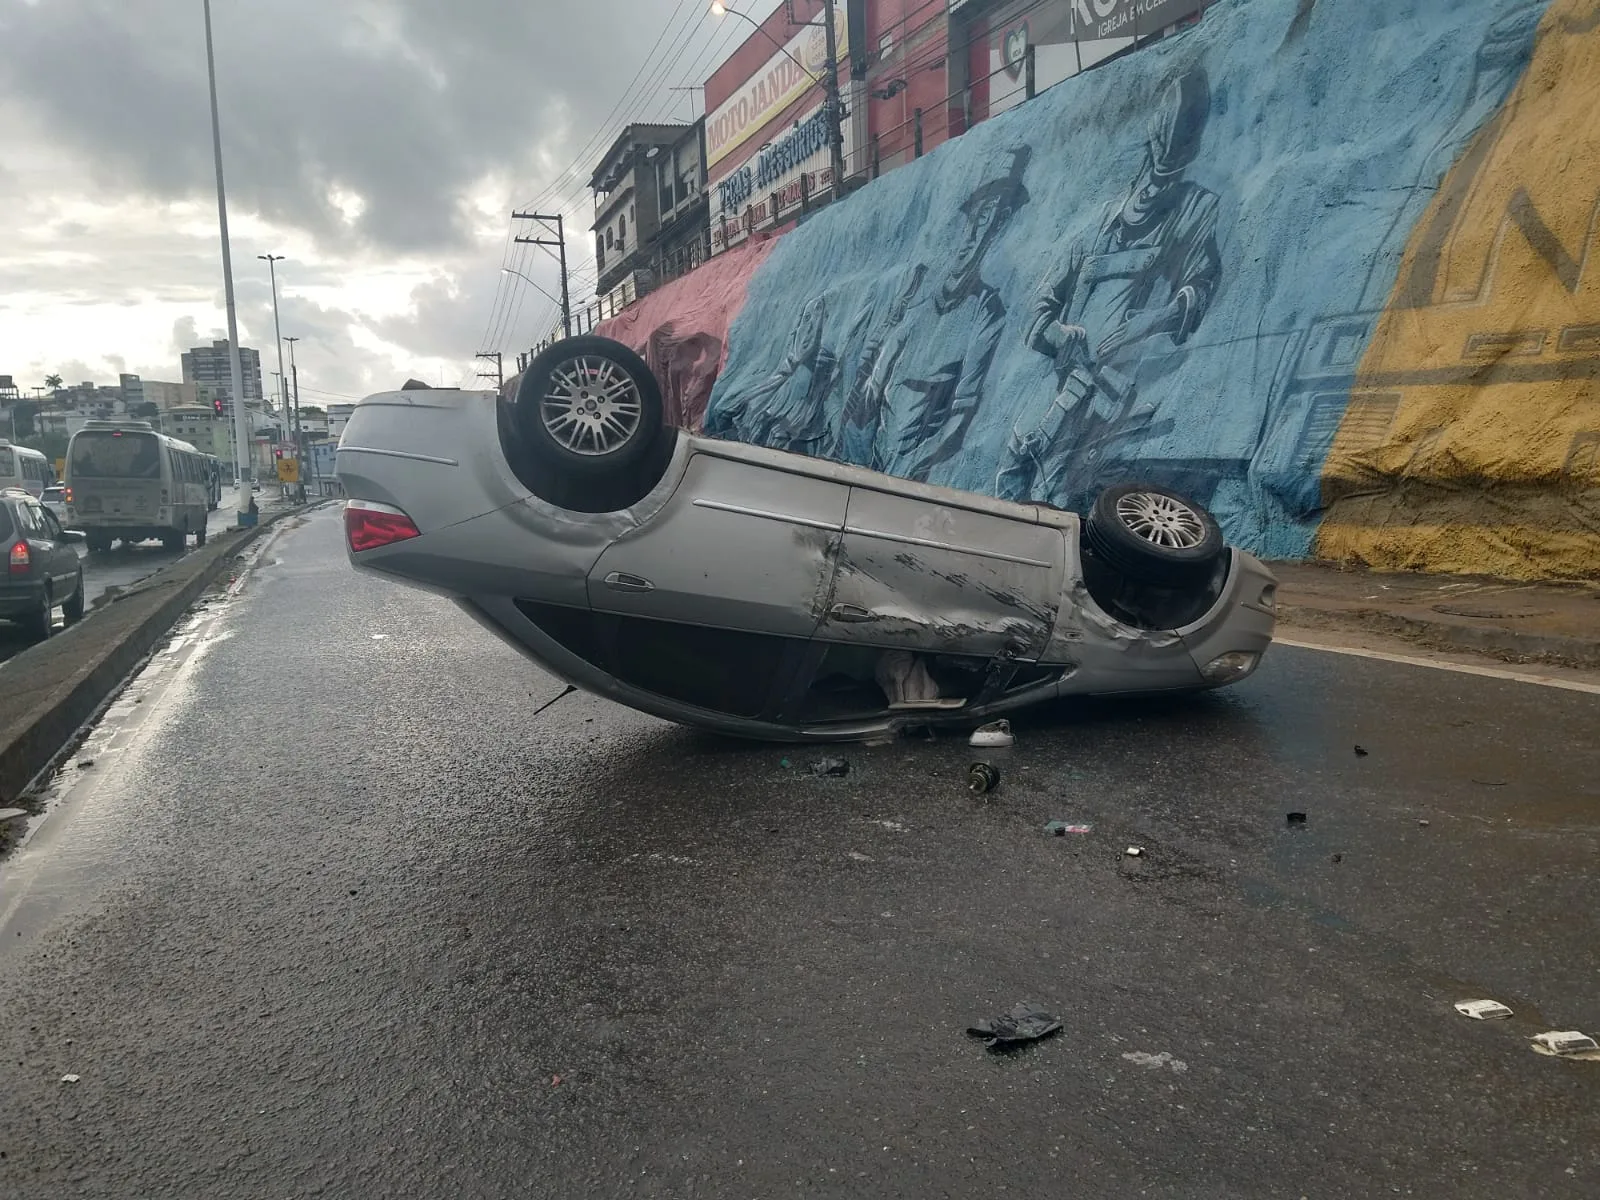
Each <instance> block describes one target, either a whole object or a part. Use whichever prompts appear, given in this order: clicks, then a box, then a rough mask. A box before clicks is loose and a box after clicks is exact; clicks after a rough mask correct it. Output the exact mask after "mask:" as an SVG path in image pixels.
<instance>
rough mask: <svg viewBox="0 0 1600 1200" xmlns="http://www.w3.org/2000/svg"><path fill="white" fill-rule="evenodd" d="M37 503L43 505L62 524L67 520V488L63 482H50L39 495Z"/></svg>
mask: <svg viewBox="0 0 1600 1200" xmlns="http://www.w3.org/2000/svg"><path fill="white" fill-rule="evenodd" d="M39 503H40V504H42V505H44V506H45V507H46V508H47V509H49V510H50V511H51V512H52V513H53V514H55V518H56V520H58V521H60V522H61V524H62V525H63V526H65V525H66V524H67V522H68V517H67V488H66V485H65V484H61V483H52V484H51V485H50V486H49V487H47V488H45V489H44V493H43V494H42V495H41V496H40V497H39Z"/></svg>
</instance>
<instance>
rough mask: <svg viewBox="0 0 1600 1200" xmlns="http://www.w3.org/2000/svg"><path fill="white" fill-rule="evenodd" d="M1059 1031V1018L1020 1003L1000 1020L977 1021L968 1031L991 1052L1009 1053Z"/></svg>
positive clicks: (996, 1018) (1041, 1009)
mask: <svg viewBox="0 0 1600 1200" xmlns="http://www.w3.org/2000/svg"><path fill="white" fill-rule="evenodd" d="M1060 1028H1061V1018H1060V1017H1057V1016H1056V1015H1054V1014H1053V1013H1048V1012H1046V1011H1045V1010H1044V1009H1043V1008H1041V1007H1040V1006H1039V1005H1037V1004H1032V1003H1029V1002H1028V1001H1026V1000H1025V1001H1023V1002H1022V1003H1021V1004H1015V1005H1012V1007H1011V1011H1010V1012H1008V1013H1006V1014H1005V1015H1004V1016H1002V1017H993V1018H990V1019H987V1020H983V1021H979V1022H978V1023H977V1024H976V1025H973V1026H971V1027H970V1028H968V1030H967V1034H968V1035H969V1036H971V1037H981V1038H986V1039H987V1041H985V1043H984V1045H986V1046H988V1048H989V1049H990V1050H994V1051H1001V1050H1012V1049H1015V1048H1016V1047H1018V1046H1021V1045H1023V1044H1025V1043H1027V1042H1037V1041H1038V1040H1039V1039H1040V1038H1047V1037H1049V1036H1050V1035H1051V1034H1052V1033H1055V1032H1056V1031H1057V1030H1059V1029H1060Z"/></svg>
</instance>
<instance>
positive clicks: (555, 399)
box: [539, 355, 644, 456]
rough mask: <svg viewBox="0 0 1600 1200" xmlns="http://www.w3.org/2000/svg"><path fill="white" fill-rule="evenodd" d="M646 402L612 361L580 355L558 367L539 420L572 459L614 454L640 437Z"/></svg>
mask: <svg viewBox="0 0 1600 1200" xmlns="http://www.w3.org/2000/svg"><path fill="white" fill-rule="evenodd" d="M643 413H644V398H643V397H642V396H641V395H640V394H639V385H638V384H637V383H635V382H634V380H633V377H632V376H630V375H629V374H628V372H626V371H625V370H623V369H622V368H621V367H620V366H618V365H617V364H616V363H614V362H612V361H611V360H610V359H607V358H601V357H599V356H596V355H582V356H580V357H578V358H573V359H569V360H567V361H566V362H562V363H557V364H556V365H555V366H554V367H552V368H551V369H550V376H549V383H548V384H547V385H546V388H545V394H544V396H543V398H542V399H541V400H540V402H539V417H540V420H541V421H542V422H543V423H544V427H545V429H546V430H547V431H548V432H549V434H550V437H551V439H552V440H553V441H555V442H556V443H557V444H559V445H561V446H563V447H565V448H566V449H567V450H569V451H571V452H572V453H573V454H582V455H588V456H598V455H605V454H614V453H616V452H617V451H618V450H620V449H621V448H622V447H623V446H625V445H627V444H628V442H629V441H631V440H632V439H633V438H634V437H636V436H637V435H638V433H639V426H640V422H641V420H642V417H643Z"/></svg>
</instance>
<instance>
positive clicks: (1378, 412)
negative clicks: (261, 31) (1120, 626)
mask: <svg viewBox="0 0 1600 1200" xmlns="http://www.w3.org/2000/svg"><path fill="white" fill-rule="evenodd" d="M1530 64H1531V66H1530ZM1597 89H1600V0H1391V2H1389V3H1385V4H1383V5H1374V4H1371V3H1369V2H1367V0H1249V2H1248V3H1247V2H1245V0H1222V3H1219V4H1218V5H1216V7H1215V8H1213V9H1212V10H1211V11H1210V12H1209V13H1208V15H1207V17H1206V19H1205V20H1204V21H1203V22H1201V23H1200V25H1199V26H1197V27H1196V28H1195V29H1193V30H1192V31H1190V32H1189V33H1186V34H1185V35H1183V36H1181V37H1176V38H1172V39H1169V40H1166V41H1164V42H1161V43H1160V44H1158V45H1156V46H1153V47H1150V48H1147V49H1144V50H1141V51H1139V52H1137V53H1134V54H1131V55H1129V56H1128V57H1126V58H1123V59H1121V60H1118V61H1116V62H1113V63H1110V64H1107V65H1105V66H1102V67H1100V68H1098V69H1097V70H1094V71H1092V72H1088V73H1086V74H1084V75H1081V76H1078V77H1077V78H1074V79H1071V80H1069V81H1067V82H1065V83H1063V84H1061V85H1059V86H1057V87H1055V88H1052V89H1050V90H1049V91H1047V92H1045V93H1044V94H1042V95H1041V96H1039V97H1038V98H1037V99H1035V100H1033V101H1031V102H1029V103H1027V104H1025V105H1022V106H1020V107H1018V108H1016V109H1013V110H1012V111H1009V112H1006V113H1004V114H1003V115H1000V116H998V117H995V118H994V119H992V120H989V121H986V122H984V123H982V124H980V125H978V126H976V127H974V128H973V129H972V130H971V131H970V132H968V133H967V134H966V135H964V136H963V137H961V138H959V139H956V140H955V141H952V142H950V143H948V144H946V145H944V146H941V147H940V148H939V149H938V150H936V151H935V152H933V153H932V154H930V155H928V156H927V157H925V158H924V159H922V160H920V161H918V162H916V163H914V164H912V165H910V166H907V167H905V168H903V169H901V170H897V171H894V172H892V173H890V174H887V175H885V176H884V177H883V178H882V179H880V180H878V181H876V182H875V183H873V184H872V186H870V187H869V188H867V189H865V190H863V191H862V192H861V193H859V194H857V195H856V196H853V197H852V198H850V199H849V200H847V201H846V202H844V203H842V204H839V205H836V206H833V207H832V208H829V209H825V210H823V211H822V212H820V213H818V214H817V215H815V216H813V217H812V218H811V219H810V220H809V221H807V222H806V223H805V224H803V225H802V226H800V227H799V228H798V229H796V230H794V231H793V232H791V233H789V234H787V235H786V236H784V237H783V238H782V239H781V240H780V241H778V242H777V243H776V244H775V246H773V247H772V248H771V250H770V255H769V256H767V257H766V258H765V260H764V261H763V262H762V263H761V264H760V266H759V268H758V269H755V270H754V271H753V274H752V275H751V277H750V278H749V281H748V292H747V295H746V296H745V299H744V302H743V306H742V308H740V309H739V312H738V316H737V318H736V319H735V320H734V321H733V324H732V328H731V331H730V333H729V335H728V338H727V345H726V353H725V361H724V364H723V368H722V370H721V374H720V377H719V378H718V379H717V382H716V386H715V390H714V392H713V393H712V395H711V398H710V402H709V405H708V407H707V409H706V412H705V415H704V428H705V430H706V431H707V432H708V433H711V434H714V435H718V436H724V437H731V438H737V439H741V440H745V441H751V442H756V443H760V444H764V445H769V446H776V447H781V448H785V449H790V450H795V451H798V452H802V453H807V454H814V455H821V456H826V457H830V458H834V459H837V460H840V461H844V462H851V463H856V464H860V465H864V466H870V467H874V468H877V469H880V470H885V471H889V472H892V473H895V474H899V475H903V476H907V477H910V478H914V479H922V480H927V481H930V482H934V483H942V484H949V485H952V486H955V487H960V488H965V489H970V490H974V491H980V492H986V493H990V494H994V495H999V496H1003V497H1009V498H1016V499H1033V500H1040V501H1046V502H1049V503H1053V504H1058V505H1061V506H1064V507H1078V506H1080V505H1083V504H1084V503H1086V502H1087V500H1088V499H1089V498H1090V497H1091V496H1092V495H1093V493H1094V492H1096V491H1097V490H1098V489H1099V488H1100V487H1102V486H1104V485H1105V484H1107V483H1110V482H1113V481H1118V480H1124V479H1130V478H1137V479H1142V480H1146V481H1150V482H1156V483H1165V484H1168V485H1170V486H1175V487H1177V488H1179V489H1181V490H1183V491H1185V492H1187V493H1189V494H1191V495H1193V496H1194V497H1195V498H1197V499H1199V500H1201V501H1203V502H1206V503H1207V504H1209V505H1210V506H1211V508H1212V509H1213V511H1214V512H1216V513H1217V515H1218V516H1219V518H1221V520H1222V521H1223V524H1224V526H1225V528H1226V529H1227V531H1228V532H1229V534H1230V536H1232V537H1233V538H1234V539H1235V540H1237V541H1239V542H1241V543H1242V544H1244V545H1247V546H1249V547H1251V548H1253V549H1255V550H1257V551H1259V552H1262V553H1265V554H1267V555H1269V556H1272V557H1276V558H1300V557H1305V556H1308V555H1311V554H1321V555H1325V556H1331V557H1343V558H1350V559H1360V560H1363V561H1366V562H1369V563H1371V564H1373V565H1377V566H1382V567H1390V568H1400V567H1407V568H1424V569H1440V570H1476V571H1489V572H1494V573H1499V574H1511V575H1554V574H1560V575H1585V576H1597V575H1600V515H1597V504H1600V500H1597V495H1600V492H1597V489H1600V283H1597V282H1596V279H1595V272H1594V271H1593V270H1592V269H1590V265H1589V255H1590V252H1591V249H1592V246H1593V244H1594V241H1595V238H1596V235H1597V230H1596V220H1597V218H1600V209H1597V207H1596V202H1597V199H1600V145H1597V139H1600V132H1597V126H1600V120H1597V118H1596V117H1595V114H1596V113H1597V112H1600V91H1597ZM687 282H688V281H683V283H687ZM678 286H682V285H681V284H680V285H678ZM663 295H665V293H663ZM669 302H670V298H669ZM679 327H680V328H681V327H682V322H681V320H680V322H679ZM629 340H632V341H635V342H636V343H637V342H640V341H641V338H640V337H639V336H637V333H636V336H635V337H633V338H631V339H629Z"/></svg>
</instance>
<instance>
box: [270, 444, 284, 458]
mask: <svg viewBox="0 0 1600 1200" xmlns="http://www.w3.org/2000/svg"><path fill="white" fill-rule="evenodd" d="M272 453H273V454H274V455H275V456H276V457H278V458H282V457H283V447H282V446H279V447H278V448H277V449H276V450H274V451H273V452H272Z"/></svg>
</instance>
